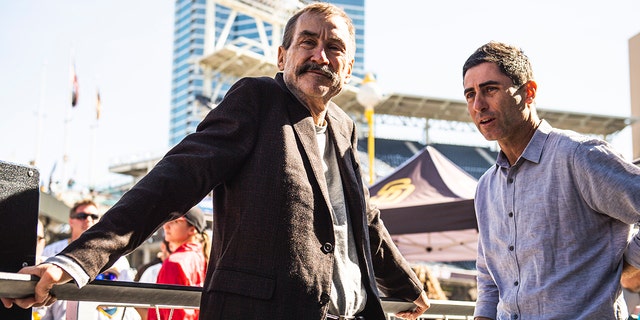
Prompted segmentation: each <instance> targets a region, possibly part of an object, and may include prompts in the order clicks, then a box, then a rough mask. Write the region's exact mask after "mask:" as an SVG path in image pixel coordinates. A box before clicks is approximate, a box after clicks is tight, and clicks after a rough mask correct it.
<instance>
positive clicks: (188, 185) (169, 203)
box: [60, 78, 261, 279]
mask: <svg viewBox="0 0 640 320" xmlns="http://www.w3.org/2000/svg"><path fill="white" fill-rule="evenodd" d="M257 81H260V80H257V79H248V78H247V79H242V80H240V81H238V82H237V83H236V84H235V85H234V86H233V87H232V88H231V89H230V90H229V92H228V93H227V95H226V96H225V99H224V100H223V101H222V102H221V103H220V104H219V105H218V106H217V107H216V108H215V109H214V110H212V111H211V112H210V113H209V114H208V115H207V116H206V117H205V119H204V120H203V121H202V122H201V123H200V125H199V126H198V128H197V131H196V132H195V133H192V134H190V135H188V136H187V137H185V138H184V139H183V140H182V141H181V142H180V143H179V144H177V145H176V146H175V147H174V148H172V149H171V150H170V151H169V152H168V153H167V154H166V155H165V156H164V157H163V159H162V160H161V161H160V162H159V163H158V164H157V165H156V166H155V167H154V168H153V170H151V171H150V172H149V173H148V174H147V175H146V176H145V177H144V178H143V179H142V180H141V181H140V182H138V183H137V184H136V185H135V186H134V187H133V188H132V189H131V190H129V191H128V192H126V193H125V194H124V196H123V197H122V198H121V199H120V201H118V202H117V203H116V204H115V205H114V206H113V207H112V208H111V209H110V210H109V211H107V212H106V214H105V215H104V216H103V218H102V219H100V221H99V222H98V223H97V224H96V225H94V226H93V227H92V228H90V229H89V230H87V231H86V232H84V233H83V234H82V236H81V237H80V238H79V239H78V240H76V241H74V242H72V243H71V245H69V246H68V247H67V248H66V249H65V250H63V251H62V252H61V253H60V254H61V255H64V256H66V257H68V258H70V259H72V260H74V261H75V262H76V263H78V265H79V266H80V267H81V268H82V269H83V270H84V271H85V272H86V273H87V274H88V275H89V277H90V278H91V279H93V278H95V276H96V275H97V274H99V273H100V272H101V270H105V269H106V268H108V267H109V266H111V265H112V264H113V263H115V261H116V260H117V259H118V258H119V257H120V256H122V255H125V254H127V253H129V252H131V251H133V250H134V249H135V248H137V247H138V246H139V245H140V244H141V243H142V242H144V241H145V240H146V239H147V238H148V237H149V236H150V235H152V234H153V233H154V232H155V231H156V230H157V229H158V228H159V227H160V226H161V225H162V224H163V223H164V222H166V221H169V220H172V219H175V218H177V217H179V216H180V215H182V214H183V213H184V212H186V211H187V210H188V209H190V208H191V207H193V206H194V205H195V204H197V203H198V202H199V201H200V200H201V199H202V198H203V197H204V196H205V195H206V194H207V193H209V192H210V191H211V190H212V189H213V188H214V187H215V186H216V185H218V184H220V183H222V182H224V181H225V179H228V178H229V177H231V176H233V175H234V173H235V172H236V171H237V170H238V168H239V167H240V166H241V165H242V163H243V162H244V161H245V159H246V158H247V157H248V155H249V154H250V152H251V150H252V149H253V145H254V143H255V140H256V132H257V130H258V126H259V122H258V120H259V119H260V115H259V113H260V109H259V106H260V104H259V103H257V102H259V100H260V98H261V97H260V94H258V93H256V91H259V90H257V88H256V86H257V85H258V83H257Z"/></svg>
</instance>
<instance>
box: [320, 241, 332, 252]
mask: <svg viewBox="0 0 640 320" xmlns="http://www.w3.org/2000/svg"><path fill="white" fill-rule="evenodd" d="M322 252H324V253H331V252H333V244H331V243H330V242H327V243H325V244H323V245H322Z"/></svg>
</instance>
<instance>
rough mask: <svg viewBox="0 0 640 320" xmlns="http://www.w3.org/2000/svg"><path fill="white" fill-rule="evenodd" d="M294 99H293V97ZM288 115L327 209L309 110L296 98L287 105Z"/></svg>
mask: <svg viewBox="0 0 640 320" xmlns="http://www.w3.org/2000/svg"><path fill="white" fill-rule="evenodd" d="M294 100H295V99H294ZM288 109H289V117H290V119H291V123H292V125H293V129H294V131H295V133H296V135H297V136H298V140H299V141H300V144H301V145H302V148H303V150H301V152H304V154H305V155H306V156H307V159H309V162H311V169H312V170H313V174H314V176H315V178H316V181H317V182H318V185H319V186H320V190H321V191H322V197H323V198H324V202H325V204H326V205H327V209H329V208H331V202H330V201H329V190H327V183H326V181H325V177H324V169H323V168H322V155H321V154H320V151H319V150H318V141H317V140H316V127H315V124H314V123H313V118H312V117H311V114H310V113H309V110H307V108H305V107H304V106H303V105H302V104H300V102H298V100H295V103H292V104H290V105H289V108H288Z"/></svg>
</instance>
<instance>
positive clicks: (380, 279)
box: [351, 127, 424, 301]
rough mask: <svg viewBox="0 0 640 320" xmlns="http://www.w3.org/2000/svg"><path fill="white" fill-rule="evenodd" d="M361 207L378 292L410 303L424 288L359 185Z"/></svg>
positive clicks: (355, 142) (355, 146)
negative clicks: (362, 201)
mask: <svg viewBox="0 0 640 320" xmlns="http://www.w3.org/2000/svg"><path fill="white" fill-rule="evenodd" d="M351 141H352V145H353V147H352V148H353V150H354V157H355V159H356V168H355V169H356V170H357V171H359V170H360V167H359V163H360V162H359V160H358V155H357V152H356V151H355V150H358V149H357V135H356V133H355V127H354V130H353V133H352V137H351ZM362 189H363V195H364V205H365V212H366V215H367V217H366V218H367V225H368V229H369V244H370V248H371V256H372V260H373V270H374V274H375V277H376V282H377V284H378V289H379V290H380V291H381V292H382V294H383V295H384V296H387V297H393V298H399V299H404V300H407V301H414V300H415V299H417V298H418V296H419V295H420V293H421V292H422V291H423V287H424V285H423V284H422V282H420V280H419V279H418V277H417V276H416V274H415V272H413V270H412V269H411V266H410V265H409V263H408V262H407V261H406V260H405V259H404V257H403V256H402V254H401V253H400V250H398V248H397V247H396V245H395V244H394V243H393V240H391V236H390V235H389V232H388V231H387V228H386V227H385V226H384V222H383V221H382V219H380V210H379V209H378V208H377V207H376V206H375V205H374V204H372V203H371V202H370V201H369V200H370V199H369V189H368V188H367V186H365V185H363V188H362Z"/></svg>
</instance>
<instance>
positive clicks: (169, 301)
mask: <svg viewBox="0 0 640 320" xmlns="http://www.w3.org/2000/svg"><path fill="white" fill-rule="evenodd" d="M36 282H37V278H36V277H34V276H31V275H26V274H18V273H9V272H0V297H5V298H22V297H27V296H30V295H33V292H34V289H35V286H36ZM52 293H53V294H54V295H55V296H56V297H57V298H58V299H59V300H70V301H86V302H92V303H91V304H85V305H84V310H89V309H95V307H96V306H98V305H103V306H126V307H140V308H166V309H194V308H198V307H199V304H200V295H201V288H199V287H185V286H175V285H164V284H149V283H139V282H125V281H121V282H118V281H104V280H96V281H93V282H92V283H90V284H88V285H86V286H84V287H82V288H81V289H78V287H77V286H76V285H75V284H73V283H66V284H63V285H58V286H54V287H53V289H52ZM80 305H82V304H80ZM87 306H89V307H88V308H87ZM412 307H413V303H411V302H406V301H402V300H397V299H389V298H382V308H383V309H384V311H385V312H386V313H388V318H389V319H394V318H395V317H393V314H394V313H396V312H398V311H402V310H408V309H410V308H412ZM474 307H475V303H474V302H468V301H450V300H432V301H431V308H429V310H427V311H426V312H425V313H424V314H423V315H422V316H421V319H451V320H453V319H473V309H474ZM78 311H79V315H81V314H82V313H81V312H83V309H81V308H79V309H78ZM80 319H83V318H82V317H80Z"/></svg>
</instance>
